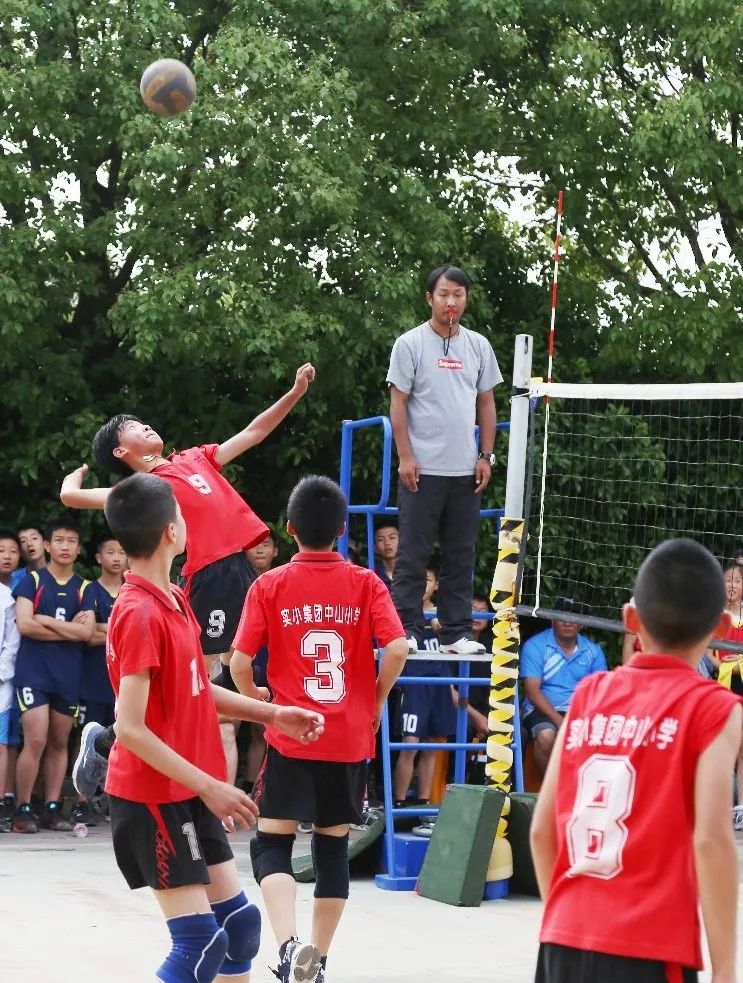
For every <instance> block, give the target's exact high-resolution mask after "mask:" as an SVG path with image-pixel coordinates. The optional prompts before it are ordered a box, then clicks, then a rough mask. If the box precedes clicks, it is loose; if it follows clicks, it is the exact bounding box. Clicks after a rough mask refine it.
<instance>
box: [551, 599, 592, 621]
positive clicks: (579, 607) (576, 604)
mask: <svg viewBox="0 0 743 983" xmlns="http://www.w3.org/2000/svg"><path fill="white" fill-rule="evenodd" d="M554 610H555V611H564V612H565V613H566V614H585V613H586V606H585V604H581V602H580V601H576V600H575V598H572V597H558V598H557V599H556V601H555V607H554ZM558 620H559V619H558Z"/></svg>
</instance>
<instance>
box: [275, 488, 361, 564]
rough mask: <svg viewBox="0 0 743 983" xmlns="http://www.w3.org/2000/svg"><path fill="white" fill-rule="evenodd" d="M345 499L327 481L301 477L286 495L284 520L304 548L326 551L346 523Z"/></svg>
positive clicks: (346, 504) (346, 505) (339, 491)
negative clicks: (287, 499) (287, 521)
mask: <svg viewBox="0 0 743 983" xmlns="http://www.w3.org/2000/svg"><path fill="white" fill-rule="evenodd" d="M347 510H348V502H347V500H346V496H345V495H344V494H343V492H342V491H341V489H340V486H339V485H337V484H336V483H335V482H334V481H332V480H331V479H330V478H326V477H325V476H324V475H320V474H311V475H308V476H307V477H306V478H302V480H301V481H300V482H299V484H298V485H296V486H295V488H294V490H293V491H292V493H291V495H290V496H289V504H288V505H287V507H286V517H287V519H288V520H289V522H291V524H292V526H294V531H295V533H296V535H297V539H298V540H299V542H300V543H301V544H302V546H306V547H307V548H308V549H311V550H313V549H315V550H316V549H326V548H327V547H328V546H330V545H331V544H332V542H333V540H334V539H335V538H336V536H337V535H338V530H339V529H341V528H342V526H343V523H344V522H345V521H346V512H347Z"/></svg>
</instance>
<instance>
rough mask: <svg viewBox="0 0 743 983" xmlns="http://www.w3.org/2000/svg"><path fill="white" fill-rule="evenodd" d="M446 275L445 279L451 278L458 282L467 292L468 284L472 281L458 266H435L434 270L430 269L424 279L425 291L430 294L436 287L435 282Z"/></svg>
mask: <svg viewBox="0 0 743 983" xmlns="http://www.w3.org/2000/svg"><path fill="white" fill-rule="evenodd" d="M442 276H443V277H446V279H447V280H453V281H454V283H458V284H459V286H460V287H464V289H465V290H466V291H467V293H469V290H470V284H471V283H472V281H471V280H470V278H469V277H468V276H467V274H466V273H465V272H464V270H460V268H459V267H458V266H449V265H448V264H447V265H446V266H437V267H436V269H435V270H431V272H430V273H429V274H428V279H427V280H426V293H429V294H432V293H433V292H434V290H435V289H436V284H437V283H438V282H439V280H440V279H441V277H442Z"/></svg>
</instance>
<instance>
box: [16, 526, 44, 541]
mask: <svg viewBox="0 0 743 983" xmlns="http://www.w3.org/2000/svg"><path fill="white" fill-rule="evenodd" d="M28 529H33V531H34V532H37V533H38V534H39V535H40V536H41V538H42V539H43V538H44V530H43V529H42V528H41V526H37V525H34V523H33V522H31V523H29V524H28V525H27V526H21V528H20V529H19V530H18V538H19V541H20V533H21V530H24V531H25V530H28Z"/></svg>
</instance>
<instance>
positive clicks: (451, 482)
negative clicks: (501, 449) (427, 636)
mask: <svg viewBox="0 0 743 983" xmlns="http://www.w3.org/2000/svg"><path fill="white" fill-rule="evenodd" d="M397 504H398V507H399V509H400V516H399V520H398V527H399V532H400V545H399V548H398V551H397V559H396V561H395V575H394V578H393V580H392V599H393V601H394V602H395V607H396V608H397V611H398V614H399V615H400V620H401V621H402V623H403V625H404V627H405V631H406V632H407V633H408V634H409V635H410V634H413V635H415V637H416V638H417V640H418V642H419V643H420V642H421V641H422V636H423V628H424V626H425V619H424V617H423V592H424V590H425V587H426V565H427V564H428V561H429V560H430V558H431V552H432V550H433V544H434V542H435V540H436V537H437V536H438V538H439V544H440V548H441V569H440V570H439V589H438V594H437V608H438V614H437V617H438V619H439V621H440V623H441V642H442V644H444V645H448V644H450V643H451V642H456V641H457V639H458V638H461V637H462V635H465V634H468V633H470V632H471V631H472V573H473V571H474V568H475V543H476V541H477V530H478V527H479V524H480V495H479V493H478V494H476V493H475V476H474V474H469V475H464V476H461V477H456V478H449V477H444V476H441V475H433V474H422V475H421V476H420V479H419V481H418V491H417V492H410V491H408V490H407V488H405V486H404V485H403V484H402V482H400V483H399V484H398V489H397Z"/></svg>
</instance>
